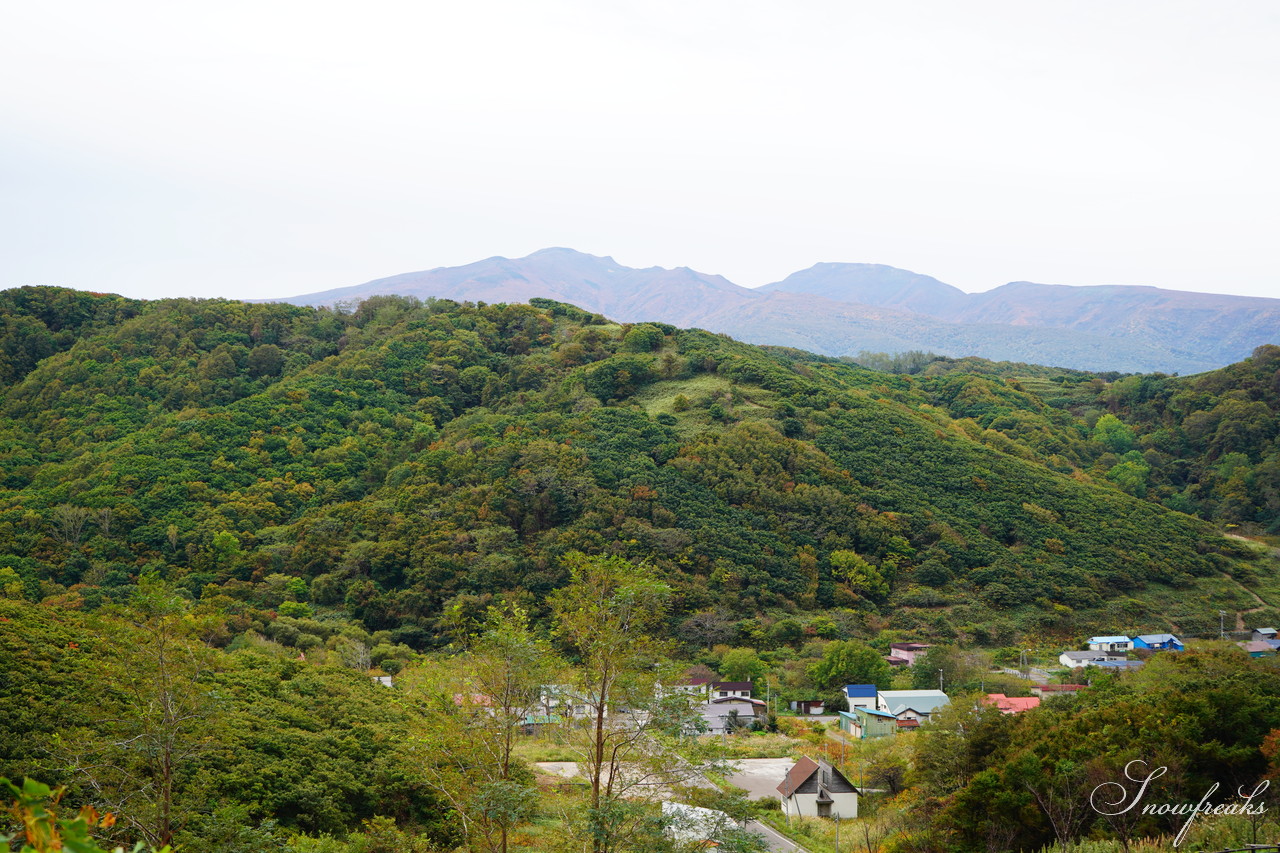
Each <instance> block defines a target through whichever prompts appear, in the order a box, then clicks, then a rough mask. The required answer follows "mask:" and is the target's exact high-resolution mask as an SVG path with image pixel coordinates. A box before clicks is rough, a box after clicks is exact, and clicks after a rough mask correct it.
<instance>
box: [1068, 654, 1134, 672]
mask: <svg viewBox="0 0 1280 853" xmlns="http://www.w3.org/2000/svg"><path fill="white" fill-rule="evenodd" d="M1124 659H1125V656H1124V655H1123V654H1110V653H1108V652H1063V653H1062V654H1060V655H1058V663H1060V664H1062V665H1063V666H1065V667H1069V668H1070V669H1082V668H1084V667H1086V666H1096V665H1098V664H1102V663H1114V662H1116V661H1122V660H1124Z"/></svg>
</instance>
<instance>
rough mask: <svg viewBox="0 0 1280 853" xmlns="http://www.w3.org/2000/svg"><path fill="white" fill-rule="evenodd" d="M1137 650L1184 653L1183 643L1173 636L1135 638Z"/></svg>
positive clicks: (1155, 635) (1134, 642) (1142, 636)
mask: <svg viewBox="0 0 1280 853" xmlns="http://www.w3.org/2000/svg"><path fill="white" fill-rule="evenodd" d="M1133 647H1134V648H1135V649H1152V650H1153V651H1169V652H1180V651H1182V641H1181V640H1179V639H1178V638H1177V637H1175V636H1173V634H1143V635H1141V636H1138V637H1134V638H1133Z"/></svg>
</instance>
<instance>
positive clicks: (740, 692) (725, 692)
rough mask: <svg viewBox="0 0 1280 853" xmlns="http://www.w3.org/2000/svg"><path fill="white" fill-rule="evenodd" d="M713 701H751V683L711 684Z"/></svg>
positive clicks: (718, 682)
mask: <svg viewBox="0 0 1280 853" xmlns="http://www.w3.org/2000/svg"><path fill="white" fill-rule="evenodd" d="M711 698H712V699H734V698H738V699H750V698H751V682H750V681H713V682H711Z"/></svg>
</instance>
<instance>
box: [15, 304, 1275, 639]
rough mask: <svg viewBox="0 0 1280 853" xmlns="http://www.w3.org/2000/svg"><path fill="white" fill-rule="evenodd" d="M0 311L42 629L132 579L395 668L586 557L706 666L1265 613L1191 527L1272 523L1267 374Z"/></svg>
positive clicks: (572, 325)
mask: <svg viewBox="0 0 1280 853" xmlns="http://www.w3.org/2000/svg"><path fill="white" fill-rule="evenodd" d="M3 310H4V311H5V314H4V316H5V323H6V326H5V329H6V338H5V352H6V353H8V354H9V355H8V360H7V362H6V368H5V369H6V373H7V376H8V381H7V382H6V384H5V386H4V393H3V397H2V398H0V542H2V543H3V550H4V551H5V552H6V553H5V554H3V555H0V589H5V590H8V592H7V593H6V594H11V595H17V596H20V597H23V598H26V599H29V600H33V601H39V600H56V601H57V602H59V603H60V604H62V605H63V606H66V607H85V608H88V609H93V608H96V607H98V606H100V605H102V604H103V603H106V602H111V601H117V600H120V599H121V596H122V595H127V592H128V590H129V588H130V587H131V586H132V585H133V584H134V583H135V581H136V578H137V577H138V576H139V574H140V573H142V572H145V571H155V572H158V573H159V574H160V575H162V576H163V577H165V578H168V579H172V580H174V581H176V582H178V583H179V584H180V585H181V586H182V587H183V588H184V589H186V590H187V592H188V594H189V595H190V596H192V597H193V598H209V597H221V598H224V599H226V600H227V601H228V602H229V603H228V607H229V608H230V611H232V612H234V611H239V614H238V616H237V618H236V619H231V620H229V622H228V630H227V640H228V642H229V641H230V638H231V637H232V636H234V635H236V634H237V633H240V632H242V631H243V630H244V629H246V628H247V627H249V626H250V625H253V626H255V627H256V628H257V629H259V630H263V629H266V630H268V631H272V630H274V631H277V632H279V633H280V634H282V636H283V638H284V639H285V641H292V642H293V643H296V644H301V645H300V647H301V648H305V647H306V646H307V644H308V643H311V644H315V643H320V642H323V640H324V637H323V636H322V635H321V634H320V633H317V632H315V631H301V632H299V633H298V636H294V629H293V628H292V626H291V624H285V625H283V626H282V625H281V624H280V623H278V622H276V621H275V619H274V617H278V616H283V617H291V618H294V619H298V618H307V617H310V616H312V615H315V614H317V613H327V612H334V611H339V612H342V613H345V614H347V615H349V616H352V617H354V618H355V619H357V620H359V621H360V622H361V623H362V624H363V625H364V627H365V628H366V629H367V630H368V631H371V632H374V631H376V632H390V635H391V641H392V642H391V645H392V646H396V645H400V644H402V645H404V646H407V647H409V648H412V649H418V650H421V649H425V648H429V647H432V646H435V645H440V644H442V643H444V642H447V640H448V630H449V628H448V623H449V620H450V619H451V618H454V619H457V618H462V619H465V618H467V614H468V611H476V610H477V609H478V608H480V607H482V606H483V605H484V604H485V603H487V602H488V601H489V600H490V598H491V597H492V596H495V595H508V596H515V597H516V598H517V599H521V600H525V601H527V602H529V604H530V606H531V607H532V608H533V609H534V612H535V613H537V611H538V608H539V606H540V604H539V602H541V601H542V600H543V599H544V598H545V596H546V594H547V593H548V592H550V591H551V590H553V589H555V588H557V587H558V586H560V585H562V584H563V582H564V579H565V575H564V571H563V569H562V568H561V567H560V564H559V560H560V558H561V557H562V556H563V555H564V554H565V553H567V552H569V551H582V552H585V553H589V554H614V555H619V556H623V557H625V558H627V559H631V560H644V561H648V562H649V563H650V564H651V565H653V566H655V567H656V568H657V569H658V570H659V571H660V573H661V574H662V575H663V576H664V578H666V579H667V580H668V581H669V582H671V583H672V584H673V586H674V587H675V588H676V589H677V590H678V593H679V597H680V605H679V607H677V608H675V609H674V611H673V615H672V625H671V626H670V627H671V628H672V629H673V630H674V629H675V628H676V627H677V626H678V625H679V624H680V622H679V620H680V619H681V618H683V617H689V616H691V615H695V614H701V615H702V618H701V619H699V620H698V623H697V624H698V626H699V630H701V631H702V632H703V634H704V635H705V636H704V637H702V638H700V639H702V640H704V641H705V642H707V643H708V644H710V643H714V642H733V641H735V640H738V641H744V640H747V639H752V640H757V639H759V637H760V635H763V634H767V632H768V630H769V627H770V626H771V625H772V624H773V623H774V622H775V621H776V620H777V618H779V617H780V616H782V615H784V614H789V613H797V614H813V613H816V612H818V611H823V612H826V613H827V614H828V615H829V616H830V617H831V618H834V619H836V620H837V622H838V623H839V626H840V631H841V632H843V633H844V634H846V635H854V636H865V637H873V636H875V635H876V634H877V632H879V631H882V630H886V629H889V630H900V631H908V632H917V633H921V632H923V633H925V634H927V635H929V636H934V637H939V638H950V639H968V640H976V641H978V642H982V643H995V644H1000V643H1010V642H1012V641H1013V639H1014V638H1015V637H1017V636H1019V635H1023V634H1028V633H1033V632H1039V633H1053V632H1055V631H1065V632H1078V631H1079V630H1088V629H1089V628H1090V627H1091V626H1095V625H1096V626H1097V627H1099V628H1100V629H1101V628H1104V627H1108V626H1109V627H1110V628H1111V629H1115V630H1126V629H1128V628H1129V627H1132V628H1135V629H1136V628H1140V627H1151V628H1156V627H1159V628H1167V627H1168V624H1167V623H1168V622H1169V621H1170V620H1173V622H1174V623H1175V624H1176V627H1178V628H1179V629H1180V630H1182V631H1185V632H1188V633H1195V632H1197V631H1204V630H1208V628H1209V623H1210V622H1216V619H1215V618H1214V617H1216V610H1217V609H1220V608H1226V609H1229V610H1232V611H1240V610H1246V609H1251V608H1255V607H1256V606H1257V605H1258V600H1257V599H1256V598H1255V595H1254V593H1256V592H1259V591H1261V592H1262V594H1263V597H1264V598H1263V600H1264V603H1266V604H1268V605H1269V604H1270V602H1269V601H1266V599H1265V597H1266V595H1268V594H1269V593H1268V591H1267V584H1268V583H1269V580H1270V576H1271V572H1270V571H1269V569H1268V568H1267V566H1266V564H1265V562H1264V561H1260V560H1259V559H1257V558H1255V554H1254V552H1253V551H1251V550H1250V549H1248V548H1246V547H1244V546H1243V545H1241V544H1238V543H1234V542H1232V541H1230V540H1228V539H1226V538H1223V537H1222V536H1220V535H1219V533H1218V530H1216V529H1215V527H1214V524H1213V522H1221V521H1231V522H1232V523H1235V524H1242V525H1249V529H1251V530H1267V529H1271V528H1272V527H1273V526H1274V525H1275V523H1276V518H1277V506H1276V498H1275V494H1276V490H1275V488H1274V479H1275V471H1276V470H1277V468H1276V465H1277V463H1276V458H1277V455H1276V445H1275V441H1276V438H1275V433H1276V430H1275V425H1276V423H1277V419H1276V417H1275V412H1274V406H1275V405H1276V400H1277V391H1276V380H1275V379H1274V375H1275V372H1276V365H1277V362H1278V361H1280V349H1276V348H1271V347H1264V348H1262V349H1260V350H1259V352H1258V353H1257V354H1256V355H1255V357H1254V358H1253V359H1252V360H1251V361H1249V362H1246V363H1244V364H1241V365H1236V366H1233V367H1231V368H1227V369H1225V370H1222V371H1218V372H1216V373H1214V374H1207V375H1205V376H1202V377H1196V378H1192V379H1185V380H1184V379H1176V378H1168V377H1125V378H1117V379H1115V381H1111V382H1108V381H1106V379H1105V378H1102V377H1096V376H1091V375H1089V374H1081V373H1070V372H1058V373H1056V374H1055V373H1053V372H1051V371H1046V370H1044V369H1041V370H1040V375H1039V376H1036V375H1024V376H1023V377H1022V378H1015V377H1012V376H1008V375H1003V376H1002V375H1001V373H1002V372H1005V371H1006V370H1007V368H1008V366H1000V365H988V364H985V363H981V362H968V363H966V362H950V361H942V362H936V363H934V364H932V365H930V366H929V367H928V368H926V369H925V370H924V371H922V372H921V373H919V374H917V375H914V376H909V375H900V374H887V373H883V372H876V371H871V370H867V369H863V368H860V367H858V366H856V365H851V364H847V363H842V362H840V361H838V360H834V359H826V358H821V357H817V356H812V355H810V354H807V353H802V352H798V351H789V350H782V349H762V348H759V347H753V346H748V345H744V344H740V343H737V342H734V341H732V340H730V339H727V338H724V337H721V336H716V335H711V334H708V333H705V332H701V331H697V330H678V329H674V328H672V327H669V326H663V325H660V324H648V323H646V324H639V325H628V326H618V325H615V324H611V323H609V322H608V321H607V320H605V319H604V318H602V317H599V316H593V315H588V314H586V313H584V312H582V311H579V310H578V309H575V308H573V307H571V306H564V305H560V304H558V303H550V302H540V304H537V305H533V306H530V305H491V306H485V305H469V304H468V305H459V304H456V303H453V302H447V301H440V302H433V303H428V304H419V303H417V302H415V301H411V300H403V299H398V298H392V297H384V298H375V299H371V300H368V301H367V302H365V303H363V304H362V305H360V306H359V307H358V308H356V309H354V310H351V311H331V310H325V309H311V308H301V307H295V306H289V305H281V304H262V305H253V304H245V303H234V302H224V301H194V300H165V301H158V302H150V303H139V302H134V301H130V300H125V299H122V298H120V297H114V296H100V295H93V294H88V293H80V292H75V291H68V290H62V289H56V288H23V289H20V290H16V291H8V292H6V293H5V294H4V295H3ZM41 355H43V358H38V357H39V356H41ZM1023 373H1024V374H1030V373H1031V371H1023ZM1046 374H1047V375H1046ZM1143 401H1145V402H1143ZM1161 401H1167V404H1166V403H1165V402H1161ZM1237 409H1239V410H1240V411H1239V412H1236V410H1237ZM1233 413H1234V414H1233ZM1237 415H1239V416H1237ZM1171 510H1176V511H1171ZM1184 513H1191V514H1199V515H1200V516H1202V518H1203V520H1197V519H1196V518H1193V517H1190V516H1189V515H1188V514H1184ZM1260 574H1261V575H1262V577H1261V578H1260ZM1259 584H1261V586H1259ZM1250 588H1253V592H1252V593H1251V591H1250ZM1171 608H1172V609H1171ZM471 615H472V616H474V613H472V614H471ZM1277 615H1280V613H1278V614H1277ZM1259 618H1264V619H1265V614H1264V615H1263V616H1260V617H1259ZM268 623H271V624H268ZM304 635H305V636H304Z"/></svg>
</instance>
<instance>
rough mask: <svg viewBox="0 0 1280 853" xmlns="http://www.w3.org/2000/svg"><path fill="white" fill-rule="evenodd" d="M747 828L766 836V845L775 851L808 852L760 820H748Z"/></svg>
mask: <svg viewBox="0 0 1280 853" xmlns="http://www.w3.org/2000/svg"><path fill="white" fill-rule="evenodd" d="M747 829H748V830H749V831H751V832H754V833H755V834H756V835H759V836H761V837H762V838H764V843H765V845H766V846H767V847H768V848H769V849H770V850H772V851H775V853H808V851H807V850H805V849H804V848H803V847H801V846H800V845H798V844H796V843H795V842H794V841H792V840H791V839H789V838H787V837H786V836H785V835H783V834H782V833H780V832H778V830H776V829H774V828H773V827H772V826H769V825H768V824H764V823H761V822H760V821H758V820H749V821H747Z"/></svg>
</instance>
